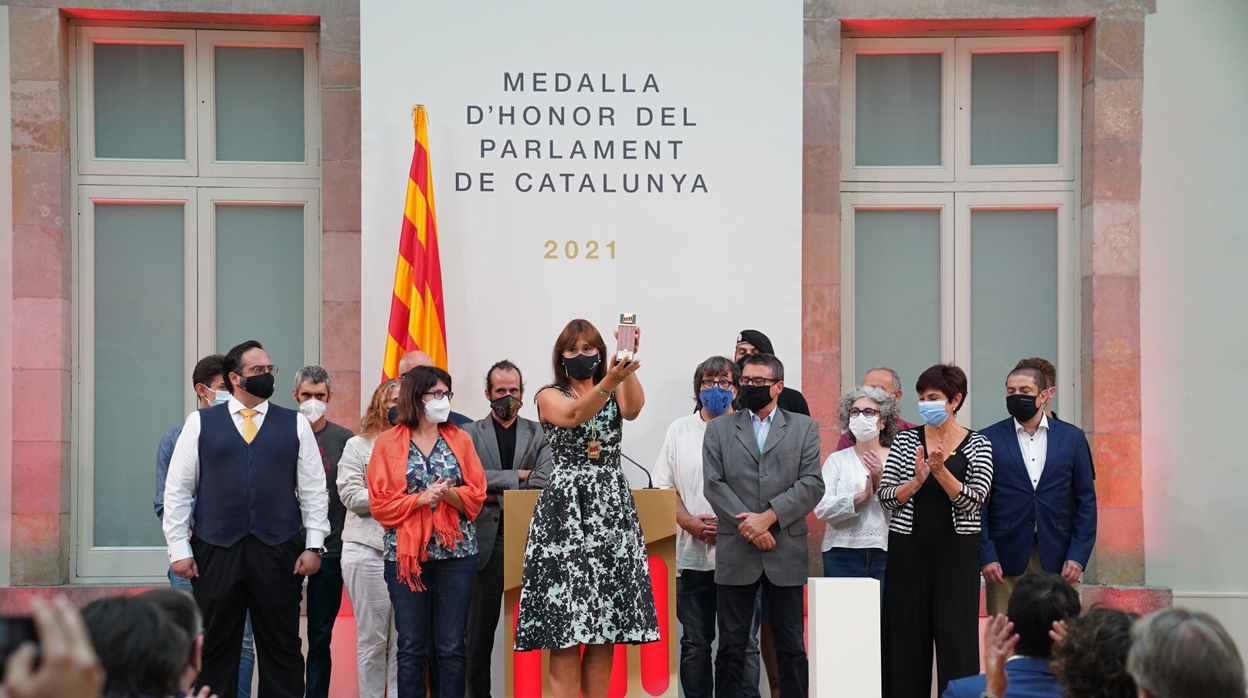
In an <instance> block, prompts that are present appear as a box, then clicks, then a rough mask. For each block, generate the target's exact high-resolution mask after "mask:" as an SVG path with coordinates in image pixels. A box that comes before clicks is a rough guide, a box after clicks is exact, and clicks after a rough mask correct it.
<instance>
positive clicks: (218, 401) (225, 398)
mask: <svg viewBox="0 0 1248 698" xmlns="http://www.w3.org/2000/svg"><path fill="white" fill-rule="evenodd" d="M216 393H217V396H216V397H215V398H213V399H212V403H211V404H210V405H208V406H209V407H216V406H217V405H224V404H225V403H227V402H229V401H230V394H229V393H227V392H226V391H224V390H218V391H216Z"/></svg>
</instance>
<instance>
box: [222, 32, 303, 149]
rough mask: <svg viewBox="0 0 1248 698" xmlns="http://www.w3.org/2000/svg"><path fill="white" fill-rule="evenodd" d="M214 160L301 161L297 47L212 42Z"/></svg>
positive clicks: (300, 60) (300, 74) (300, 79)
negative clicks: (215, 149) (214, 129)
mask: <svg viewBox="0 0 1248 698" xmlns="http://www.w3.org/2000/svg"><path fill="white" fill-rule="evenodd" d="M213 61H214V65H213V72H214V74H215V76H216V81H215V86H214V88H215V90H214V91H215V97H216V144H217V152H216V160H217V161H219V162H305V161H306V160H307V157H306V153H305V152H304V139H305V128H304V92H303V91H304V78H303V76H304V64H303V62H304V55H303V48H302V47H301V46H292V47H251V46H217V47H215V48H214V51H213Z"/></svg>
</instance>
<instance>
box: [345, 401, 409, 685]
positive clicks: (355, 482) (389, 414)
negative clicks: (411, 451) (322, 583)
mask: <svg viewBox="0 0 1248 698" xmlns="http://www.w3.org/2000/svg"><path fill="white" fill-rule="evenodd" d="M401 382H402V381H400V380H399V379H397V378H396V379H394V380H388V381H386V382H384V383H382V384H381V385H379V386H377V389H376V390H374V391H373V399H372V400H371V401H370V402H369V403H368V409H367V410H365V412H364V417H363V418H362V419H361V420H360V434H359V436H355V437H352V438H351V440H349V441H347V445H346V446H345V447H344V448H343V451H342V459H341V460H339V461H338V496H339V497H341V498H342V503H343V504H344V505H345V506H346V507H347V517H346V523H345V524H344V526H343V531H342V577H343V582H344V583H345V584H346V587H347V595H348V596H350V597H351V607H352V608H353V609H355V628H356V636H357V641H356V658H357V660H358V663H359V667H360V668H359V680H360V698H380V697H381V696H383V695H385V696H396V695H398V690H399V688H398V663H397V651H398V634H397V633H396V632H395V628H394V609H393V608H392V607H391V605H390V593H389V591H387V589H386V579H385V576H384V574H383V564H382V555H383V553H384V545H383V543H382V529H381V524H379V523H377V521H376V520H374V519H373V515H372V514H371V513H370V512H369V509H368V483H367V482H366V481H365V479H364V472H365V470H367V468H368V459H369V457H370V456H372V455H373V444H374V443H376V441H377V436H378V435H379V434H381V432H383V431H385V430H387V429H389V428H390V427H392V426H394V423H395V421H396V419H397V416H398V415H397V414H396V412H397V410H398V407H397V405H398V400H399V384H400V383H401Z"/></svg>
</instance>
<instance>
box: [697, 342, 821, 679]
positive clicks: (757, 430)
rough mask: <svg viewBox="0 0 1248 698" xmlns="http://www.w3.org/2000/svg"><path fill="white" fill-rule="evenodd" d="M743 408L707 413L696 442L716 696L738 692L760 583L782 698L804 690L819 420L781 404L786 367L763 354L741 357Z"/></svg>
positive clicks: (818, 493) (818, 482) (817, 492)
mask: <svg viewBox="0 0 1248 698" xmlns="http://www.w3.org/2000/svg"><path fill="white" fill-rule="evenodd" d="M743 363H744V367H743V368H742V369H741V391H740V392H741V396H740V404H741V406H742V407H744V408H745V409H743V410H742V411H741V412H739V413H737V414H733V415H730V416H728V417H725V418H724V419H715V420H712V421H711V423H710V424H709V425H707V428H706V437H705V439H704V440H703V445H702V458H703V461H704V462H705V465H706V467H705V474H704V477H705V481H704V483H703V487H704V489H703V492H704V493H705V495H706V499H707V501H709V502H710V503H711V507H712V508H713V509H714V510H715V513H716V514H717V515H718V516H719V518H718V520H717V522H716V526H715V530H716V535H715V540H716V543H715V547H716V551H715V555H716V560H715V583H716V604H715V612H716V615H717V616H718V624H719V654H718V655H717V656H716V657H715V695H716V696H718V697H721V698H723V697H727V698H738V697H739V696H742V695H744V694H745V690H746V688H745V685H744V684H745V681H744V672H745V653H746V647H747V645H748V642H749V635H750V627H751V625H752V622H753V618H754V608H755V602H756V599H757V596H758V590H759V588H760V587H761V588H762V593H763V603H764V605H765V606H766V608H767V612H768V615H769V617H770V620H771V629H772V637H773V638H774V640H775V648H776V660H777V667H778V670H779V671H778V673H779V684H780V696H781V697H782V698H797V697H798V696H805V695H806V692H807V684H808V682H809V666H808V662H807V658H806V645H805V640H804V636H803V633H804V619H803V618H804V617H803V610H802V603H803V602H802V599H803V597H804V591H805V589H804V588H803V587H805V586H806V578H807V572H808V570H809V567H810V563H809V561H808V557H809V554H808V552H807V541H806V532H807V531H806V515H807V514H809V513H810V512H811V511H813V510H814V508H815V505H816V504H818V503H819V500H820V499H821V498H822V497H823V489H824V485H823V475H822V472H821V470H820V467H819V425H818V424H816V423H815V420H813V419H811V418H810V417H807V416H806V415H802V414H794V413H792V412H789V411H787V410H784V409H782V408H780V407H779V405H778V402H779V398H780V393H781V391H783V390H784V365H783V364H782V363H780V360H779V359H777V358H776V357H774V356H772V355H770V354H759V355H757V356H747V357H744V361H743Z"/></svg>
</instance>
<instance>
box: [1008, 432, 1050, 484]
mask: <svg viewBox="0 0 1248 698" xmlns="http://www.w3.org/2000/svg"><path fill="white" fill-rule="evenodd" d="M1014 429H1015V430H1016V431H1017V432H1018V450H1020V451H1022V453H1023V465H1025V466H1027V475H1028V476H1029V477H1030V478H1031V488H1032V489H1033V490H1034V489H1035V488H1036V486H1037V485H1039V484H1040V476H1041V475H1042V474H1044V461H1045V459H1046V458H1048V456H1049V416H1048V415H1044V416H1042V417H1040V425H1039V426H1037V427H1036V433H1035V434H1028V433H1027V430H1026V429H1024V428H1023V425H1022V424H1021V423H1020V422H1019V421H1018V420H1017V419H1015V420H1014Z"/></svg>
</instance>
